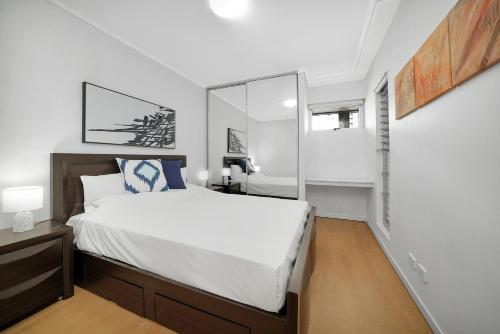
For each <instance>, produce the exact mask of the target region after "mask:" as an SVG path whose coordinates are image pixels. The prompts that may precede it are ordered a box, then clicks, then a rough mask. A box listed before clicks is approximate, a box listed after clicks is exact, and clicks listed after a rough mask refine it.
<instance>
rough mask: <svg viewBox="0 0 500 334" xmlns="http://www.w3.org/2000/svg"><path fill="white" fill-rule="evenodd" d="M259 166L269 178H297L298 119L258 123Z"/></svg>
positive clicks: (257, 160)
mask: <svg viewBox="0 0 500 334" xmlns="http://www.w3.org/2000/svg"><path fill="white" fill-rule="evenodd" d="M258 131H259V132H258V143H259V150H258V151H259V158H258V159H257V158H256V162H257V165H259V166H261V172H263V173H265V174H266V175H269V176H287V177H297V167H298V162H297V159H298V147H297V146H298V137H297V136H298V125H297V120H296V119H288V120H280V121H268V122H258Z"/></svg>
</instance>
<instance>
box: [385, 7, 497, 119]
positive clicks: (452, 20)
mask: <svg viewBox="0 0 500 334" xmlns="http://www.w3.org/2000/svg"><path fill="white" fill-rule="evenodd" d="M499 62H500V0H460V1H458V3H457V4H456V5H455V7H454V8H453V9H452V10H451V11H450V13H449V14H448V15H447V16H446V17H445V19H444V20H443V21H442V22H441V23H440V24H439V26H438V27H437V28H436V30H434V32H433V33H432V35H431V36H430V37H429V38H428V39H427V40H426V41H425V43H424V44H423V45H422V46H421V47H420V49H419V50H418V52H417V53H416V54H415V55H414V56H413V57H412V59H411V60H410V62H409V63H408V64H407V65H405V67H404V68H403V69H402V70H401V71H400V72H399V74H398V75H397V76H396V77H395V90H396V94H395V95H396V119H400V118H402V117H404V116H406V115H408V114H409V113H410V112H411V111H413V110H415V109H417V108H420V107H422V106H424V105H426V104H427V103H429V102H431V101H433V100H434V99H436V98H438V97H439V96H441V95H443V94H444V93H446V92H447V91H448V90H450V89H451V88H453V87H455V86H457V85H460V84H462V83H464V82H465V81H467V80H468V79H470V78H472V77H473V76H475V75H477V74H479V73H481V72H482V71H484V70H486V69H488V68H490V67H491V66H493V65H495V64H497V63H499ZM410 63H413V65H410ZM412 66H413V77H414V87H412V85H411V74H412V73H411V67H412ZM413 96H415V108H413V110H412V102H413Z"/></svg>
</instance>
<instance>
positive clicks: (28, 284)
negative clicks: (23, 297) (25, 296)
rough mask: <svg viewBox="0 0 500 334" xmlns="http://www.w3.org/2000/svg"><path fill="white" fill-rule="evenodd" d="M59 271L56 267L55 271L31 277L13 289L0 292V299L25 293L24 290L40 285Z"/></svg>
mask: <svg viewBox="0 0 500 334" xmlns="http://www.w3.org/2000/svg"><path fill="white" fill-rule="evenodd" d="M59 269H61V267H57V268H55V269H52V270H50V271H47V272H46V273H44V274H41V275H38V276H36V277H33V278H32V279H29V280H27V281H24V282H22V283H20V284H18V285H15V286H13V287H10V288H8V289H5V290H2V291H0V299H7V298H10V297H12V296H15V295H17V294H19V293H21V292H23V291H26V290H29V289H31V288H33V287H34V286H36V285H38V284H40V283H41V282H43V281H45V280H46V279H47V278H49V277H50V276H52V275H53V274H54V273H55V272H56V271H58V270H59Z"/></svg>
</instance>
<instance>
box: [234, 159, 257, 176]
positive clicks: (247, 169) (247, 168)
mask: <svg viewBox="0 0 500 334" xmlns="http://www.w3.org/2000/svg"><path fill="white" fill-rule="evenodd" d="M238 165H239V166H240V167H241V169H243V173H247V174H248V175H251V174H253V173H255V168H254V167H253V165H252V163H251V162H250V161H249V160H247V159H241V160H238Z"/></svg>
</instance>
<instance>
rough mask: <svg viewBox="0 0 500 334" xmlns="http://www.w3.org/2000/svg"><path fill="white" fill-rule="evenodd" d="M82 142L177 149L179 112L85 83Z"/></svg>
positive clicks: (83, 89) (83, 84)
mask: <svg viewBox="0 0 500 334" xmlns="http://www.w3.org/2000/svg"><path fill="white" fill-rule="evenodd" d="M82 95H83V99H82V101H83V103H82V142H83V143H91V144H108V145H125V146H140V147H151V148H166V149H175V135H176V133H175V132H176V117H175V110H174V109H171V108H168V107H165V106H162V105H159V104H156V103H153V102H149V101H146V100H143V99H139V98H136V97H133V96H130V95H127V94H124V93H120V92H118V91H115V90H112V89H109V88H105V87H102V86H98V85H95V84H92V83H90V82H83V83H82Z"/></svg>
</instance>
